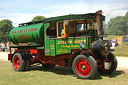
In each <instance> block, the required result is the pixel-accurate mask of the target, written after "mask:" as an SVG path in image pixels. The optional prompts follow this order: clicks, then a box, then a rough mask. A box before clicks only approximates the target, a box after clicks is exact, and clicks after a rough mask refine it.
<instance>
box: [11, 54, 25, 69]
mask: <svg viewBox="0 0 128 85" xmlns="http://www.w3.org/2000/svg"><path fill="white" fill-rule="evenodd" d="M12 65H13V69H14V70H15V71H23V70H25V61H24V60H23V58H22V55H21V53H15V54H14V55H13V58H12Z"/></svg>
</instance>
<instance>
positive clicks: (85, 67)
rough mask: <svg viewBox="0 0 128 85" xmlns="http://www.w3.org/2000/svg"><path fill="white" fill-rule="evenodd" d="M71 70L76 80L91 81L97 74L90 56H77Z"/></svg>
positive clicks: (95, 65) (95, 66)
mask: <svg viewBox="0 0 128 85" xmlns="http://www.w3.org/2000/svg"><path fill="white" fill-rule="evenodd" d="M72 69H73V72H74V74H75V75H76V76H77V78H80V79H91V78H93V77H94V76H95V75H96V73H97V63H96V61H95V59H94V58H93V57H92V56H90V55H78V56H76V58H75V59H74V60H73V63H72Z"/></svg>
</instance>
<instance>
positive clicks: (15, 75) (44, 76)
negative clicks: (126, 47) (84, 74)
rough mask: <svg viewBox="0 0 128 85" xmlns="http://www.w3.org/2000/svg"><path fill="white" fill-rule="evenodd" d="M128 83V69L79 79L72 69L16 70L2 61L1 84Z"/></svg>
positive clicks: (38, 68)
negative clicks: (92, 77)
mask: <svg viewBox="0 0 128 85" xmlns="http://www.w3.org/2000/svg"><path fill="white" fill-rule="evenodd" d="M111 84H112V85H127V84H128V71H123V70H117V71H116V72H114V73H113V74H111V75H104V76H102V75H100V74H97V76H96V77H95V78H94V79H77V78H76V76H75V75H74V74H73V72H72V69H67V68H62V67H55V68H53V69H49V70H44V69H42V67H39V66H38V67H32V68H30V70H29V71H25V72H15V71H14V70H13V68H12V65H11V63H9V62H5V61H0V85H111Z"/></svg>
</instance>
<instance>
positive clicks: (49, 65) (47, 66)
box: [42, 63, 55, 69]
mask: <svg viewBox="0 0 128 85" xmlns="http://www.w3.org/2000/svg"><path fill="white" fill-rule="evenodd" d="M42 66H43V67H44V68H45V69H50V68H54V67H55V65H54V64H50V63H46V64H42Z"/></svg>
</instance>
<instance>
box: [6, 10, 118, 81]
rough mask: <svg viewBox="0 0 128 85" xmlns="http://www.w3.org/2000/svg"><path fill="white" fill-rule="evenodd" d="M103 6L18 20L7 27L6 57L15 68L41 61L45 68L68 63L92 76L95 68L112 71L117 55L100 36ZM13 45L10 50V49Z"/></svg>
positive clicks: (82, 74) (78, 74)
mask: <svg viewBox="0 0 128 85" xmlns="http://www.w3.org/2000/svg"><path fill="white" fill-rule="evenodd" d="M104 20H105V16H103V15H102V10H99V11H97V12H96V13H87V14H70V15H66V16H58V17H52V18H46V19H45V20H42V21H34V22H28V23H21V24H19V26H18V27H16V28H13V29H12V30H11V31H10V34H9V39H10V40H11V42H12V43H13V44H11V45H10V53H9V54H8V60H9V61H11V62H12V66H13V68H14V70H15V71H24V70H27V69H28V68H29V67H30V66H31V65H32V64H34V63H40V64H42V66H43V67H44V68H45V69H50V68H54V67H55V66H56V65H59V66H63V67H71V68H72V70H73V72H74V74H75V75H76V77H77V78H82V79H91V78H93V77H94V76H95V75H96V73H97V72H99V73H101V74H111V73H113V72H114V71H115V70H116V68H117V59H116V57H115V56H114V55H113V54H112V53H111V52H110V45H109V43H108V42H107V41H106V40H103V37H105V36H106V35H104V31H103V21H104ZM12 48H15V51H14V52H12V51H11V49H12Z"/></svg>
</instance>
